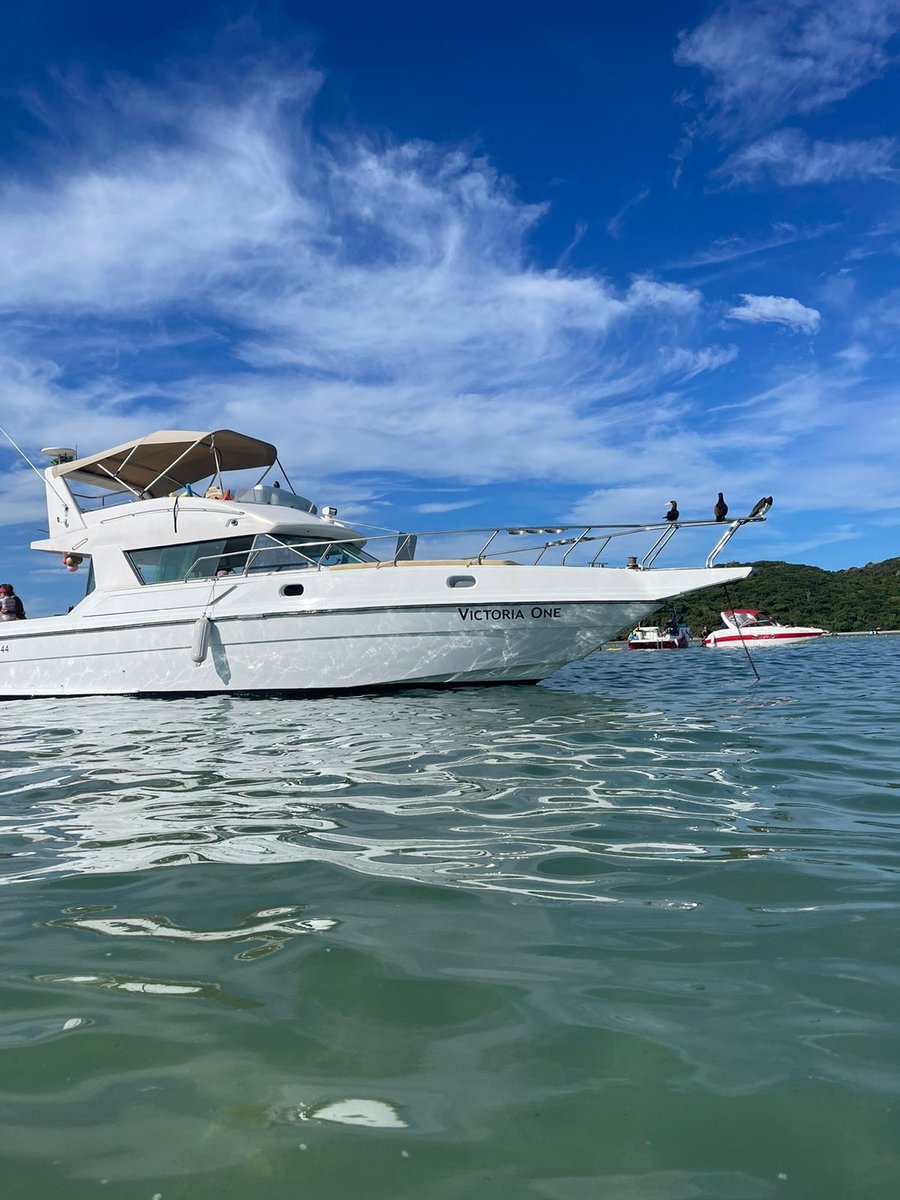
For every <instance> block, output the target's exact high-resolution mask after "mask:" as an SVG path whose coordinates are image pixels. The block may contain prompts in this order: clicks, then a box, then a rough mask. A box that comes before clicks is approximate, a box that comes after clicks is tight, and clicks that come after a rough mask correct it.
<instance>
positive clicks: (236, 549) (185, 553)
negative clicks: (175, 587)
mask: <svg viewBox="0 0 900 1200" xmlns="http://www.w3.org/2000/svg"><path fill="white" fill-rule="evenodd" d="M252 545H253V538H252V537H237V538H216V539H215V540H213V541H208V542H183V543H181V544H180V545H178V546H152V547H149V548H148V549H146V550H130V551H129V552H128V558H129V559H130V561H131V565H132V566H133V567H134V569H135V571H136V572H137V575H138V578H139V579H140V581H141V583H147V584H149V583H175V582H180V581H181V580H184V579H214V578H215V577H216V576H217V575H225V574H228V575H235V574H237V575H239V574H241V573H242V572H243V570H244V567H245V566H246V565H247V556H248V554H249V552H250V549H251V547H252Z"/></svg>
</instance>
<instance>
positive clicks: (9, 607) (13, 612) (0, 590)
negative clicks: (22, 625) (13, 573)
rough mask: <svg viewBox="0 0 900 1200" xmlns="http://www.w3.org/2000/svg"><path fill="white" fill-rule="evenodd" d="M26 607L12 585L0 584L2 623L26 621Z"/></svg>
mask: <svg viewBox="0 0 900 1200" xmlns="http://www.w3.org/2000/svg"><path fill="white" fill-rule="evenodd" d="M24 620H25V606H24V605H23V604H22V601H21V600H20V599H19V597H18V596H17V595H16V593H15V589H14V588H13V585H12V584H11V583H0V621H24Z"/></svg>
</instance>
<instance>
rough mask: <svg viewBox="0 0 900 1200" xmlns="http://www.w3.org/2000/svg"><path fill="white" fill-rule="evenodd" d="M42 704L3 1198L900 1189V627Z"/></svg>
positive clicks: (20, 905) (26, 784)
mask: <svg viewBox="0 0 900 1200" xmlns="http://www.w3.org/2000/svg"><path fill="white" fill-rule="evenodd" d="M755 662H756V665H757V668H758V671H759V674H760V676H761V679H760V681H759V682H756V680H755V679H754V676H753V673H752V671H751V668H750V664H749V662H748V660H747V658H746V656H745V655H744V654H742V653H740V652H739V651H731V652H729V651H710V650H702V649H699V648H692V649H690V650H687V651H682V652H677V653H663V652H660V653H644V654H634V653H627V652H626V651H624V650H616V651H609V650H607V651H603V652H600V653H597V654H594V655H592V656H591V657H590V658H589V659H588V660H586V661H585V662H583V663H580V664H577V665H574V666H572V667H570V668H568V669H567V670H565V671H562V672H560V673H559V674H558V675H557V676H555V677H554V678H553V679H551V680H549V681H547V682H546V683H545V684H543V685H541V686H539V687H531V688H529V687H498V688H483V689H476V688H472V689H463V690H458V691H427V690H421V691H407V692H401V693H395V694H383V695H371V696H352V697H344V698H341V697H337V698H324V699H322V698H318V699H309V700H302V699H282V700H279V699H261V700H252V699H241V698H234V697H225V698H220V699H206V700H173V701H159V700H152V701H146V700H123V699H105V698H104V699H94V700H67V701H59V702H50V701H32V702H26V703H18V704H15V705H11V704H8V705H6V706H5V708H4V714H3V730H4V732H3V734H2V741H0V772H2V801H0V883H2V885H3V886H0V922H2V926H0V928H2V942H0V956H2V957H0V970H2V976H0V1117H2V1119H0V1194H2V1196H3V1200H19V1198H20V1197H21V1198H23V1200H24V1198H26V1197H28V1198H29V1200H35V1198H36V1200H43V1198H45V1197H46V1198H48V1200H49V1198H53V1200H56V1198H57V1197H58V1198H65V1200H85V1198H87V1197H90V1198H91V1200H95V1198H98V1197H99V1198H101V1200H104V1198H106V1197H109V1198H120V1197H121V1198H123V1200H126V1198H127V1200H154V1198H155V1200H227V1198H238V1200H244V1198H247V1200H251V1198H252V1200H258V1198H265V1200H330V1198H331V1197H334V1198H343V1197H361V1198H363V1197H364V1198H366V1200H380V1198H382V1197H391V1198H400V1197H402V1198H410V1200H464V1198H465V1200H506V1198H507V1197H508V1198H510V1200H512V1198H518V1197H539V1198H547V1200H593V1198H595V1197H596V1198H601V1200H698V1198H709V1200H763V1198H767V1197H782V1196H783V1197H790V1198H807V1197H808V1198H810V1200H812V1198H815V1200H831V1198H833V1200H848V1198H851V1197H852V1198H856V1200H862V1198H865V1200H868V1198H879V1200H880V1198H882V1197H884V1198H885V1200H887V1198H893V1197H896V1196H897V1195H900V1094H898V1093H900V1052H898V1047H900V1039H898V1033H900V1028H898V1026H900V987H898V985H900V936H898V935H900V920H898V915H900V910H898V900H900V776H898V732H900V721H898V716H900V699H898V687H897V683H898V668H900V638H897V639H894V638H890V637H884V636H882V637H868V638H847V639H837V638H835V639H827V640H823V641H822V642H820V643H818V644H812V645H806V646H799V647H790V648H789V647H779V648H772V649H768V650H766V651H759V652H757V653H756V655H755Z"/></svg>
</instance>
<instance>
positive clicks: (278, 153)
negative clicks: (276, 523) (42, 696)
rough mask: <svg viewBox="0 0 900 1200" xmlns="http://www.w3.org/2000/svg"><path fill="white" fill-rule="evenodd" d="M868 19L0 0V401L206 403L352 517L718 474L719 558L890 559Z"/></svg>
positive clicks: (685, 510) (65, 587)
mask: <svg viewBox="0 0 900 1200" xmlns="http://www.w3.org/2000/svg"><path fill="white" fill-rule="evenodd" d="M898 30H900V0H841V2H836V0H820V2H818V3H805V2H804V3H800V2H797V0H780V2H778V3H775V2H770V0H762V2H758V3H757V2H752V0H744V2H743V3H737V4H727V3H726V4H718V5H717V4H694V3H677V4H673V3H661V2H653V0H651V2H649V3H645V4H643V5H631V6H621V5H587V4H584V3H577V4H576V3H570V2H568V0H560V2H557V3H554V4H552V5H544V4H541V5H532V6H529V5H528V4H521V3H517V4H515V5H514V4H512V3H507V2H506V0H502V2H491V0H482V2H481V3H479V4H474V3H469V2H468V0H465V2H462V3H457V4H454V5H453V6H452V7H449V6H437V5H427V4H418V3H412V2H409V3H397V2H393V3H391V2H385V3H379V4H377V5H375V4H372V3H362V2H357V0H342V2H340V3H337V2H335V0H331V2H330V3H325V2H324V0H321V2H320V0H309V2H304V3H291V2H288V0H283V2H282V3H261V4H256V5H248V4H244V5H238V4H231V3H222V4H216V3H196V2H191V0H181V2H180V3H178V4H170V3H167V2H166V0H155V2H154V3H144V2H143V0H132V2H131V3H130V4H128V5H123V4H120V3H105V2H103V3H101V2H91V0H83V2H82V3H80V4H78V5H74V4H71V3H69V2H65V3H60V2H56V3H54V2H51V0H44V3H42V4H40V5H21V6H9V5H7V6H5V8H4V11H3V13H2V15H0V77H2V79H3V81H4V87H3V91H2V93H0V152H2V155H3V160H4V161H3V171H2V177H0V313H2V324H0V372H2V376H0V378H2V388H3V397H4V403H3V418H2V422H0V423H2V424H3V425H5V426H6V428H7V429H8V430H9V431H10V433H11V434H12V435H13V437H14V438H15V439H16V440H17V441H18V442H19V443H20V444H21V445H22V446H23V447H25V448H26V449H27V450H28V451H29V452H31V453H35V452H36V451H37V449H38V448H39V447H41V446H44V445H48V444H65V443H69V444H76V445H77V446H78V448H79V451H80V452H82V453H90V452H92V451H94V450H98V449H102V448H103V447H105V446H107V445H112V444H115V443H117V442H120V441H125V440H128V439H129V438H131V437H133V436H138V435H140V434H142V433H145V432H150V431H151V430H153V429H157V428H194V429H203V428H218V427H222V426H225V427H231V428H237V429H240V430H243V431H245V432H248V433H252V434H254V435H257V436H261V437H265V438H268V439H271V440H273V441H275V442H277V443H278V445H279V447H280V448H281V450H282V454H283V458H284V460H285V462H286V464H287V466H288V469H289V472H290V473H291V475H292V477H293V479H294V482H295V484H296V486H297V487H298V489H299V490H300V491H302V492H304V493H305V494H307V495H310V496H312V497H313V498H314V499H316V500H317V501H319V502H320V503H333V504H336V505H337V506H338V508H339V509H340V511H341V514H342V515H344V516H346V517H348V518H353V519H356V520H361V521H368V522H371V523H373V524H377V525H383V526H391V527H401V528H453V527H455V526H466V527H471V526H483V525H490V524H493V523H494V522H495V521H497V522H504V523H514V522H515V523H534V522H536V521H541V522H544V523H546V522H552V523H560V522H564V521H576V520H579V521H580V520H591V521H597V522H603V521H618V520H635V521H640V520H652V519H657V518H659V517H661V516H662V514H663V512H664V511H665V507H666V501H667V500H668V499H669V498H670V497H672V496H674V497H677V499H678V501H679V506H680V509H681V512H682V515H684V516H686V517H691V516H698V517H699V516H707V515H709V513H710V511H711V507H712V503H713V501H714V500H715V496H716V492H717V491H719V490H720V489H721V490H723V491H724V492H725V496H726V499H727V500H728V501H729V503H730V505H731V507H732V512H735V513H737V512H740V511H746V510H747V509H748V508H749V507H750V506H751V505H752V504H753V503H754V502H755V501H756V499H757V498H758V497H759V496H761V495H765V494H773V495H774V496H775V499H776V504H775V507H774V508H773V511H772V513H771V516H770V520H769V522H768V523H767V525H766V526H764V527H756V528H754V529H752V530H748V531H745V532H744V534H743V535H742V536H741V538H740V541H739V542H736V543H735V552H736V553H739V554H740V555H741V556H742V557H743V558H745V559H754V558H784V559H787V560H789V561H795V562H809V563H815V564H818V565H820V566H824V567H829V568H841V567H846V566H851V565H862V564H864V563H865V562H867V561H873V560H879V559H883V558H886V557H889V556H892V555H896V554H897V553H898V540H897V531H898V528H900V517H898V512H900V472H898V469H897V458H898V449H900V404H898V403H897V391H898V385H897V366H898V333H900V272H898V268H900V187H898V185H900V146H898V141H897V130H896V125H897V113H898V111H900V105H898V100H900V71H898V53H900V37H898ZM0 454H2V458H3V465H4V468H5V471H4V475H3V478H2V482H0V488H2V499H3V501H4V502H3V503H2V504H0V516H2V521H3V528H2V531H0V537H2V539H3V554H4V559H3V561H4V562H5V563H6V568H5V569H4V572H3V574H4V575H6V576H8V577H11V578H14V579H15V581H16V582H17V583H18V585H19V591H20V592H21V593H22V594H23V595H25V596H26V597H27V598H29V597H30V598H31V600H32V610H33V611H41V610H44V611H50V610H51V609H52V608H53V606H54V605H57V606H58V605H59V603H60V602H61V601H60V597H67V598H70V599H74V596H75V595H76V594H77V592H78V589H79V587H80V586H81V585H80V583H79V582H78V581H76V580H72V579H71V577H69V576H66V574H65V572H63V571H62V568H61V567H60V568H59V569H58V572H57V570H56V569H55V568H56V564H55V563H52V564H51V563H50V561H49V560H44V559H43V558H42V557H39V556H37V555H34V554H29V553H28V552H27V551H26V550H25V549H24V547H25V546H26V545H27V542H28V541H30V540H31V539H32V538H33V537H35V536H40V535H39V533H38V528H39V526H40V524H41V518H42V514H43V498H42V490H41V487H40V484H39V481H38V480H37V479H36V477H35V476H34V475H33V474H32V472H31V471H30V470H29V469H28V468H27V467H26V466H24V464H22V463H21V460H17V459H16V456H15V455H14V454H13V453H11V452H10V451H8V450H6V449H0ZM676 541H677V539H676ZM670 561H671V562H673V563H674V562H676V561H678V558H677V556H673V557H672V559H671V560H670ZM69 593H71V597H70V596H69Z"/></svg>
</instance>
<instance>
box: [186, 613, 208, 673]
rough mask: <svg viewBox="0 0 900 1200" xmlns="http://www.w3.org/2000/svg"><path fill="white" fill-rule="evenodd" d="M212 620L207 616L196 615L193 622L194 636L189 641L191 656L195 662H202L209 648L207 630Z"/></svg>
mask: <svg viewBox="0 0 900 1200" xmlns="http://www.w3.org/2000/svg"><path fill="white" fill-rule="evenodd" d="M211 626H212V620H211V619H210V618H209V617H205V616H204V617H198V618H197V620H196V621H195V622H194V637H193V641H192V642H191V658H192V659H193V660H194V662H195V663H202V662H203V660H204V659H205V658H206V651H207V650H208V649H209V631H210V627H211Z"/></svg>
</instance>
